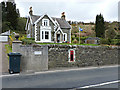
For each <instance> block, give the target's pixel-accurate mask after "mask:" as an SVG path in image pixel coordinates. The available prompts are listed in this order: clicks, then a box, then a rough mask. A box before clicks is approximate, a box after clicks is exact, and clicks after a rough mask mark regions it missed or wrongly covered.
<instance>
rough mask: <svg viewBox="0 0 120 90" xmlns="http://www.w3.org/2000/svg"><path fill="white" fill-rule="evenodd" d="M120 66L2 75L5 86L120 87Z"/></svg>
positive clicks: (3, 85)
mask: <svg viewBox="0 0 120 90" xmlns="http://www.w3.org/2000/svg"><path fill="white" fill-rule="evenodd" d="M119 70H120V66H117V65H115V66H103V67H91V68H90V67H89V68H82V69H80V68H79V69H69V70H54V71H46V72H36V73H34V74H19V75H11V76H2V77H0V78H2V87H3V88H69V89H81V88H118V86H119V85H118V83H120V78H119V77H118V76H120V73H119Z"/></svg>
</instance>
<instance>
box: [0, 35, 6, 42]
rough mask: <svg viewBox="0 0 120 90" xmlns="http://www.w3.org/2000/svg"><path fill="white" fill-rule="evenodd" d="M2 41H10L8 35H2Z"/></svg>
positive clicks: (0, 38)
mask: <svg viewBox="0 0 120 90" xmlns="http://www.w3.org/2000/svg"><path fill="white" fill-rule="evenodd" d="M0 42H8V36H0Z"/></svg>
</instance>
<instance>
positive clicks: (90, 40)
mask: <svg viewBox="0 0 120 90" xmlns="http://www.w3.org/2000/svg"><path fill="white" fill-rule="evenodd" d="M85 43H86V44H100V38H98V37H89V38H87V39H85Z"/></svg>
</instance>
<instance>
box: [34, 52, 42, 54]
mask: <svg viewBox="0 0 120 90" xmlns="http://www.w3.org/2000/svg"><path fill="white" fill-rule="evenodd" d="M34 54H35V55H41V54H42V51H35V52H34Z"/></svg>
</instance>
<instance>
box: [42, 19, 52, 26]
mask: <svg viewBox="0 0 120 90" xmlns="http://www.w3.org/2000/svg"><path fill="white" fill-rule="evenodd" d="M45 21H47V25H44V22H45ZM42 26H44V27H48V26H50V25H49V19H42Z"/></svg>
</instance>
